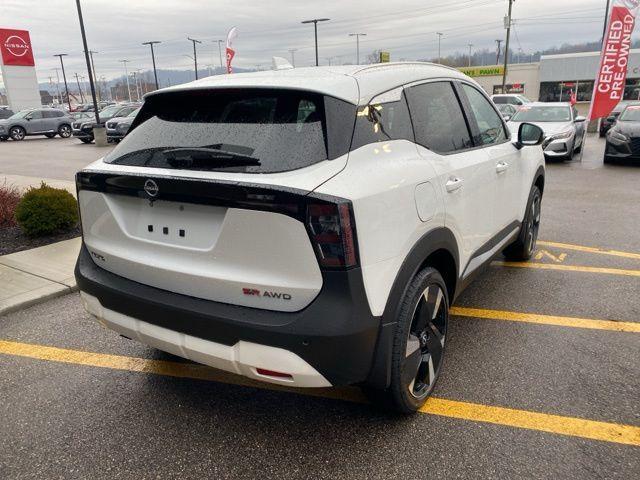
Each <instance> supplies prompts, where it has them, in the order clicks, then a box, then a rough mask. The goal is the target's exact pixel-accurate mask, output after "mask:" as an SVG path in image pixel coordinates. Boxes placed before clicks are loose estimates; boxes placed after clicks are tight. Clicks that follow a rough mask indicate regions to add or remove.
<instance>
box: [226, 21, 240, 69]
mask: <svg viewBox="0 0 640 480" xmlns="http://www.w3.org/2000/svg"><path fill="white" fill-rule="evenodd" d="M237 36H238V31H237V30H236V27H233V28H232V29H231V30H229V33H228V34H227V73H232V72H233V69H232V68H231V61H232V60H233V57H234V56H235V54H236V51H235V50H234V49H233V42H234V41H235V39H236V37H237Z"/></svg>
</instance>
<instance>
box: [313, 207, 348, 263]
mask: <svg viewBox="0 0 640 480" xmlns="http://www.w3.org/2000/svg"><path fill="white" fill-rule="evenodd" d="M307 227H308V229H309V233H310V236H311V241H312V243H313V246H314V249H315V251H316V255H317V257H318V262H319V263H320V266H321V267H329V268H335V267H338V268H340V267H342V268H349V267H354V266H356V265H357V263H358V261H357V255H356V242H355V228H354V224H353V218H352V214H351V208H350V205H349V204H347V203H339V204H310V205H308V206H307Z"/></svg>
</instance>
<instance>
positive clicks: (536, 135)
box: [515, 123, 544, 149]
mask: <svg viewBox="0 0 640 480" xmlns="http://www.w3.org/2000/svg"><path fill="white" fill-rule="evenodd" d="M543 140H544V132H543V131H542V129H541V128H540V127H538V126H537V125H534V124H533V123H521V124H520V127H519V128H518V140H517V141H516V143H515V145H516V147H517V148H518V149H520V148H522V147H533V146H535V145H540V144H541V143H542V141H543Z"/></svg>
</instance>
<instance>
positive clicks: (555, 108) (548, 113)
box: [507, 102, 586, 160]
mask: <svg viewBox="0 0 640 480" xmlns="http://www.w3.org/2000/svg"><path fill="white" fill-rule="evenodd" d="M522 122H527V123H533V124H534V125H537V126H538V127H540V128H541V129H542V130H543V131H544V136H545V139H544V142H543V143H542V148H543V149H544V155H545V157H546V158H547V159H551V158H557V159H562V160H571V159H572V158H573V155H574V153H577V152H579V151H580V149H581V148H582V144H583V142H584V135H585V131H586V118H585V117H583V116H580V115H578V110H577V109H576V107H575V106H573V105H571V104H570V103H565V102H552V103H543V102H535V103H529V104H527V105H523V106H521V107H520V108H519V109H518V111H517V112H516V113H515V115H513V117H511V121H510V122H509V123H507V125H508V126H509V129H510V130H511V134H512V135H517V134H518V128H519V127H520V124H521V123H522Z"/></svg>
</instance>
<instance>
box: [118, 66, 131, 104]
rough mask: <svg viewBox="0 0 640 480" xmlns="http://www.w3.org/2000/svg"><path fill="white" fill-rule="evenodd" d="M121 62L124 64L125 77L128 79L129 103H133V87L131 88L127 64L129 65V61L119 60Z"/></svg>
mask: <svg viewBox="0 0 640 480" xmlns="http://www.w3.org/2000/svg"><path fill="white" fill-rule="evenodd" d="M118 61H119V62H122V64H123V65H124V76H125V78H126V79H127V95H128V96H129V103H131V87H130V86H129V72H128V70H127V63H129V60H118Z"/></svg>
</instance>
